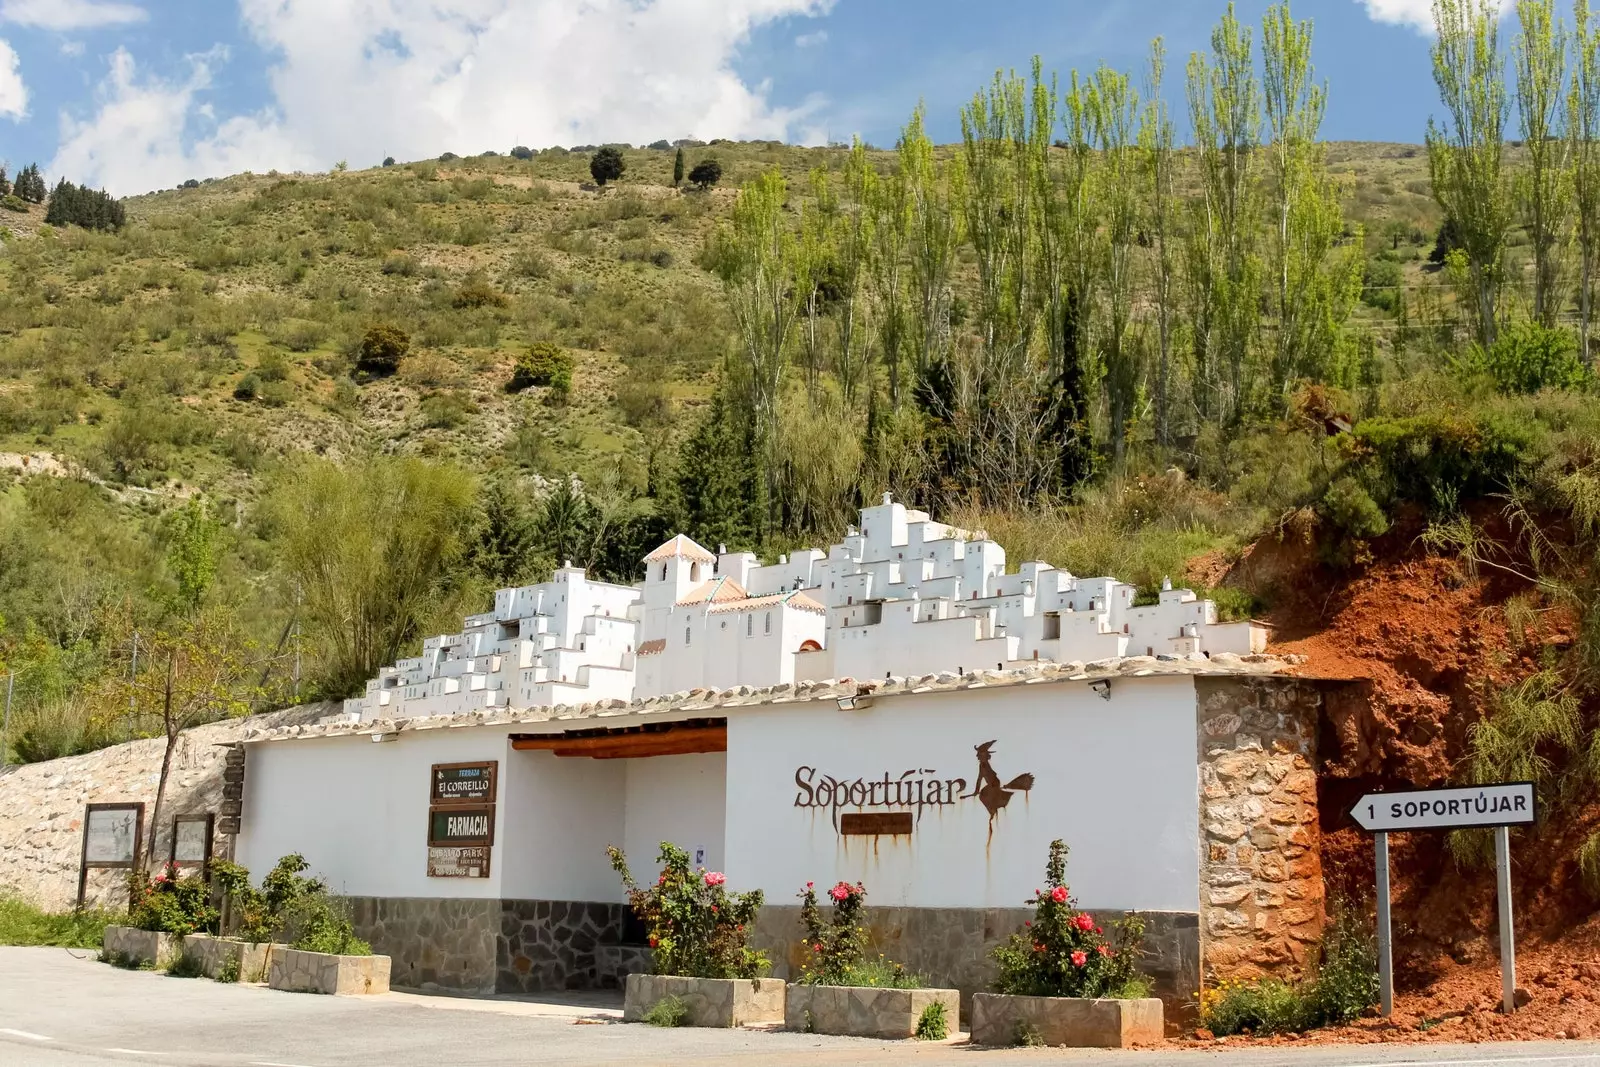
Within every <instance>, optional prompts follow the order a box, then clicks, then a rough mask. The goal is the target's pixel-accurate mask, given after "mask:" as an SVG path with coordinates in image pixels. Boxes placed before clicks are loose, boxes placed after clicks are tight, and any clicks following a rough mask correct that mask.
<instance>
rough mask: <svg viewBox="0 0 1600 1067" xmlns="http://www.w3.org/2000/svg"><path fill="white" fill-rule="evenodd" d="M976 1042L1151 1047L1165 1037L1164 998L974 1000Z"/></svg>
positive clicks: (994, 995)
mask: <svg viewBox="0 0 1600 1067" xmlns="http://www.w3.org/2000/svg"><path fill="white" fill-rule="evenodd" d="M970 1021H971V1029H972V1043H973V1044H974V1045H1017V1044H1022V1043H1023V1039H1024V1037H1025V1036H1028V1037H1032V1038H1034V1039H1035V1040H1038V1041H1040V1042H1042V1043H1044V1044H1046V1045H1051V1046H1058V1047H1059V1046H1066V1047H1068V1048H1128V1047H1129V1046H1131V1045H1135V1044H1140V1045H1153V1044H1156V1043H1157V1042H1159V1041H1161V1039H1162V1037H1163V1036H1164V1031H1163V1021H1162V1013H1161V1001H1159V1000H1156V999H1155V998H1153V997H1152V998H1150V999H1147V1000H1088V999H1084V998H1078V997H1012V996H1003V995H1001V994H998V993H978V994H976V995H974V996H973V998H972V1019H971V1020H970Z"/></svg>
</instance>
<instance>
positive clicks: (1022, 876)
mask: <svg viewBox="0 0 1600 1067" xmlns="http://www.w3.org/2000/svg"><path fill="white" fill-rule="evenodd" d="M1111 686H1112V689H1111V699H1110V700H1109V701H1106V700H1102V699H1101V698H1100V697H1098V696H1096V695H1095V694H1093V693H1091V692H1090V691H1089V689H1088V685H1087V683H1083V684H1048V685H1037V686H1019V687H1016V688H1008V689H991V690H986V689H975V690H963V691H957V692H954V693H930V694H925V695H906V696H895V697H889V698H884V699H883V700H881V701H880V702H878V703H877V704H876V705H875V706H874V707H872V708H870V709H868V710H866V711H858V712H841V711H838V710H836V709H834V708H832V707H828V706H824V705H819V704H803V705H792V706H791V705H773V706H765V707H752V708H750V709H748V711H745V712H741V713H738V714H732V715H730V716H729V722H728V753H727V758H728V790H727V797H728V800H727V805H728V807H727V848H728V860H727V874H728V881H729V884H730V885H731V886H732V887H733V888H736V889H752V888H757V887H759V888H761V889H764V890H765V891H766V892H767V896H768V899H769V900H774V901H783V900H787V899H789V897H790V896H791V895H792V894H793V893H795V892H797V891H799V889H800V888H801V887H802V886H804V885H805V883H806V882H808V881H814V882H816V883H817V884H818V885H824V884H831V883H832V882H833V881H835V880H837V879H846V880H849V881H852V882H854V881H857V880H860V881H862V882H864V883H865V884H866V887H867V891H868V893H869V894H870V898H869V899H870V901H871V902H872V903H876V904H879V905H906V906H914V907H1004V906H1018V905H1020V904H1021V903H1022V901H1023V899H1024V898H1025V897H1027V896H1028V894H1029V893H1030V892H1031V891H1032V890H1033V889H1035V888H1037V887H1038V886H1039V885H1040V884H1041V882H1042V876H1043V870H1044V862H1045V857H1046V851H1047V849H1048V846H1049V843H1050V841H1051V840H1052V839H1053V838H1056V837H1060V838H1062V839H1064V840H1065V841H1066V842H1067V844H1068V846H1069V847H1070V848H1071V849H1072V853H1071V857H1070V862H1069V867H1068V879H1069V881H1070V882H1071V884H1072V889H1073V892H1074V894H1075V895H1076V896H1077V897H1078V899H1079V902H1080V903H1081V904H1082V905H1083V906H1085V907H1086V908H1090V909H1093V908H1097V907H1121V908H1140V909H1149V910H1160V911H1183V912H1195V911H1198V909H1199V888H1198V871H1199V851H1198V850H1199V829H1198V825H1199V799H1198V784H1197V772H1196V758H1195V693H1194V683H1193V680H1192V679H1190V678H1187V677H1162V678H1156V677H1151V678H1138V679H1135V678H1118V679H1114V680H1113V681H1112V683H1111ZM991 739H993V740H994V741H995V742H996V743H995V746H994V751H993V756H992V760H993V766H994V769H995V771H996V773H997V774H998V775H999V777H1000V779H1001V781H1002V783H1004V782H1009V781H1010V780H1012V779H1013V778H1015V777H1016V776H1018V775H1020V774H1022V773H1024V772H1030V773H1032V774H1033V775H1035V778H1036V782H1035V785H1034V788H1033V790H1032V792H1031V793H1029V794H1026V795H1024V794H1020V793H1018V794H1014V795H1013V796H1012V798H1011V800H1010V802H1009V804H1008V806H1007V807H1006V808H1004V809H1003V810H1002V811H1001V812H1000V814H999V815H998V817H997V818H996V819H995V820H994V823H993V836H992V838H991V836H990V820H989V816H988V812H987V811H986V810H985V808H984V807H983V806H982V805H981V804H980V802H979V801H978V800H977V799H976V798H969V799H965V800H962V801H960V802H959V803H957V804H955V805H953V806H950V807H944V808H928V809H926V810H925V811H924V812H923V814H922V816H921V820H920V822H919V823H918V824H917V825H916V827H915V831H914V833H913V834H912V835H911V837H909V838H905V837H899V838H891V837H880V838H863V837H850V838H845V837H841V836H840V835H839V834H838V833H836V831H835V829H834V823H833V819H832V813H831V812H830V811H827V810H822V809H815V808H810V809H802V808H797V807H795V800H796V797H797V795H798V794H799V793H800V790H799V789H798V788H797V786H796V783H795V775H796V770H797V768H799V767H801V766H811V767H815V768H817V770H818V772H819V774H826V775H830V776H832V777H833V778H835V779H839V780H841V781H854V780H855V779H857V778H864V779H867V780H869V781H870V780H880V781H881V780H882V778H883V776H884V774H885V773H888V774H889V776H890V777H891V779H898V778H899V777H900V776H901V774H902V772H904V771H906V770H908V769H909V770H917V771H924V770H925V771H927V772H929V775H928V776H930V777H937V778H940V779H945V780H947V779H950V778H962V779H965V780H966V782H967V791H968V792H971V791H972V789H973V786H974V784H975V781H976V778H977V758H976V755H975V753H974V749H975V747H976V746H977V745H980V744H982V743H984V742H986V741H989V740H991ZM842 810H845V811H853V810H859V809H855V808H848V807H847V808H844V809H842ZM872 810H886V809H882V808H875V809H872ZM900 810H905V809H900Z"/></svg>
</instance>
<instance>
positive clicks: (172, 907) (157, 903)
mask: <svg viewBox="0 0 1600 1067" xmlns="http://www.w3.org/2000/svg"><path fill="white" fill-rule="evenodd" d="M129 884H130V886H131V888H132V893H131V896H132V904H131V906H130V907H129V910H128V925H126V926H107V927H106V929H105V935H104V938H103V940H102V942H101V944H102V945H103V958H105V959H106V960H108V961H109V962H112V963H117V964H121V965H123V966H129V967H169V966H171V965H172V964H174V963H176V962H178V960H179V959H181V958H182V957H183V939H184V937H185V936H187V935H189V934H193V933H195V932H196V931H201V930H205V929H206V928H207V927H209V926H211V925H212V924H214V923H215V922H216V920H217V912H216V909H215V908H213V907H212V906H211V887H210V886H209V885H208V884H207V883H206V880H205V878H204V877H202V876H201V875H199V874H192V875H190V876H188V877H184V876H183V874H182V872H181V871H179V869H178V867H177V865H176V864H170V863H169V864H168V865H167V867H166V869H165V870H163V871H162V872H161V873H160V874H158V875H156V876H155V877H154V878H147V877H146V876H145V874H144V872H143V871H135V872H134V873H133V874H132V875H131V876H130V883H129Z"/></svg>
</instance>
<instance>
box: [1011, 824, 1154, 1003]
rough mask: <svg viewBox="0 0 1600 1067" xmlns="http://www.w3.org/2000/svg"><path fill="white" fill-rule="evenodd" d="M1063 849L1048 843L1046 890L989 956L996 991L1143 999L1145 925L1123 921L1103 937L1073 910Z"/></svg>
mask: <svg viewBox="0 0 1600 1067" xmlns="http://www.w3.org/2000/svg"><path fill="white" fill-rule="evenodd" d="M1066 877H1067V846H1066V845H1065V844H1063V843H1062V842H1060V841H1052V842H1050V858H1049V861H1048V862H1047V863H1046V864H1045V888H1044V889H1042V890H1041V889H1036V890H1034V892H1033V896H1032V897H1030V898H1029V899H1028V901H1027V902H1028V903H1029V904H1030V905H1032V906H1033V909H1034V911H1033V918H1032V919H1031V920H1030V921H1029V922H1028V923H1027V924H1026V925H1025V927H1024V929H1023V930H1022V932H1020V933H1016V934H1012V935H1011V937H1010V938H1009V939H1008V940H1007V941H1006V943H1005V944H1003V945H1001V946H1000V947H999V948H997V949H995V951H994V959H995V962H996V963H997V964H998V965H999V969H1000V975H999V977H998V978H997V979H996V981H995V992H997V993H1011V994H1016V995H1020V996H1033V997H1142V996H1144V995H1145V994H1146V993H1147V992H1148V991H1149V983H1148V981H1147V980H1146V979H1145V978H1143V977H1142V976H1141V975H1140V974H1139V972H1138V969H1137V968H1138V954H1139V945H1140V943H1141V942H1142V941H1143V940H1144V922H1143V920H1141V919H1139V918H1138V917H1137V916H1132V915H1130V916H1128V917H1127V918H1124V919H1120V920H1118V921H1117V922H1114V923H1112V936H1111V937H1107V936H1106V934H1105V931H1104V929H1103V927H1102V926H1101V924H1100V923H1098V922H1096V921H1095V918H1094V916H1092V915H1089V914H1087V913H1085V912H1081V911H1079V910H1077V907H1076V902H1075V901H1074V900H1073V899H1072V893H1071V891H1070V890H1069V889H1068V888H1067V883H1066Z"/></svg>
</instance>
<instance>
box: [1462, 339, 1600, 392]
mask: <svg viewBox="0 0 1600 1067" xmlns="http://www.w3.org/2000/svg"><path fill="white" fill-rule="evenodd" d="M1462 363H1463V364H1464V366H1463V369H1464V370H1467V371H1475V372H1478V373H1482V374H1486V375H1488V376H1489V377H1490V378H1491V379H1493V381H1494V384H1495V388H1496V389H1498V390H1499V391H1500V392H1502V393H1505V394H1508V395H1512V396H1523V395H1527V394H1530V393H1537V392H1539V391H1540V390H1542V389H1577V388H1580V387H1581V386H1582V385H1583V384H1584V382H1586V381H1587V380H1588V371H1587V369H1586V368H1585V367H1584V365H1583V361H1582V360H1581V359H1579V357H1578V338H1577V336H1576V335H1574V334H1573V332H1572V331H1571V330H1567V329H1563V328H1560V327H1557V328H1555V329H1546V328H1545V327H1543V326H1540V325H1539V324H1538V323H1537V322H1532V321H1524V322H1518V323H1514V324H1512V325H1511V326H1508V327H1506V328H1505V329H1504V330H1502V331H1500V336H1499V337H1497V338H1495V342H1494V344H1492V345H1490V346H1489V348H1488V350H1487V351H1485V350H1484V349H1483V347H1482V346H1480V345H1473V346H1472V347H1471V349H1470V350H1469V351H1468V354H1467V356H1466V358H1465V359H1464V360H1462Z"/></svg>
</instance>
